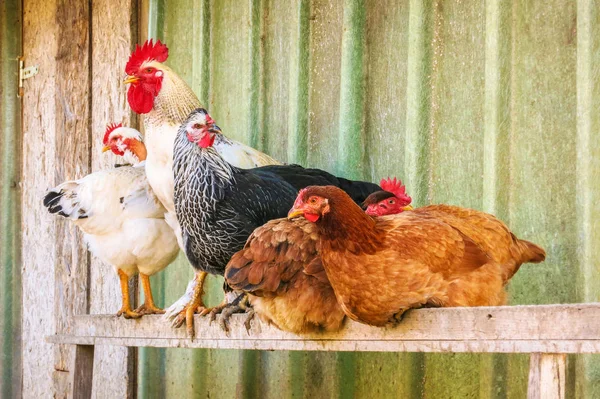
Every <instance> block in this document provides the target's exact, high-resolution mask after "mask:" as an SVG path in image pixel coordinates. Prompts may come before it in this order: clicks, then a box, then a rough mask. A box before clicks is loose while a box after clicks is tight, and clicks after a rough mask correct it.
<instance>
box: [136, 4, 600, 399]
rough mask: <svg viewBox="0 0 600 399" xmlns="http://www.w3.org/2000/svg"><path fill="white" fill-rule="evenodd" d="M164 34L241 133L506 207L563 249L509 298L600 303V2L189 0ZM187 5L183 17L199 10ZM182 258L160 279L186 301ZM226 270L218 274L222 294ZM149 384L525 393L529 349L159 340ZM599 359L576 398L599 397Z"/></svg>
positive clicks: (293, 391) (209, 99) (291, 154)
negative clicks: (442, 350)
mask: <svg viewBox="0 0 600 399" xmlns="http://www.w3.org/2000/svg"><path fill="white" fill-rule="evenodd" d="M150 13H151V15H150V16H151V18H149V21H150V30H149V31H150V34H151V35H152V36H153V37H160V38H161V39H164V40H166V42H167V44H168V45H169V48H170V57H169V61H168V64H169V65H170V66H171V67H172V68H173V69H175V70H176V71H177V72H178V73H179V74H180V75H181V76H183V77H184V79H186V81H187V82H189V83H190V84H191V85H192V87H193V88H194V90H195V91H196V93H197V94H198V95H199V96H200V98H201V99H202V101H203V102H204V103H205V106H206V107H207V108H208V109H209V111H210V112H211V113H212V115H213V116H214V118H215V120H217V121H218V123H219V125H220V126H221V127H222V128H223V130H224V131H225V132H226V133H227V134H228V135H230V136H231V137H234V138H236V139H238V140H241V141H244V142H246V143H249V144H252V145H254V146H256V147H257V148H260V149H263V150H264V151H266V152H268V153H269V154H271V155H273V156H274V157H276V158H278V159H280V160H282V161H287V162H299V163H302V164H304V165H307V166H315V167H321V168H324V169H327V170H329V171H333V172H336V173H340V174H344V175H346V176H354V177H357V176H358V177H364V178H368V179H371V180H373V181H378V180H379V179H380V178H382V177H385V176H388V175H392V176H397V177H399V178H401V179H403V180H404V181H405V182H406V184H407V187H408V189H409V191H410V193H411V195H412V196H413V198H414V201H415V204H417V205H424V204H427V203H431V202H432V203H440V202H444V203H453V204H458V205H462V206H468V207H473V208H476V209H481V210H485V211H488V212H493V213H494V214H496V215H498V216H499V217H500V218H501V219H503V220H504V221H506V222H507V223H508V224H509V226H510V227H511V229H513V231H514V232H515V233H516V234H517V235H519V236H522V237H524V238H527V239H530V240H533V241H535V242H538V243H540V244H541V245H543V246H544V247H545V248H546V249H547V251H548V261H547V262H546V263H544V264H541V265H525V266H523V267H522V268H521V270H520V271H519V273H518V274H517V275H516V277H515V278H514V280H513V282H512V283H511V284H510V288H509V292H510V302H511V303H512V304H521V303H557V302H558V303H560V302H576V301H597V300H599V294H598V292H599V291H598V288H599V287H600V268H599V266H598V265H599V264H600V263H599V260H600V258H599V255H598V251H596V250H595V248H596V247H597V246H598V245H599V244H600V221H599V220H600V205H599V204H600V190H599V188H598V187H600V186H599V184H598V182H599V181H600V132H599V131H598V128H599V126H600V125H599V123H598V121H599V116H598V114H599V113H598V105H599V104H600V95H599V94H600V83H598V82H600V79H599V78H600V46H599V43H600V41H599V39H598V37H599V36H598V33H599V29H600V12H599V10H598V7H597V5H596V4H595V2H594V1H592V0H579V1H578V2H575V1H569V2H564V1H560V0H551V1H547V2H539V1H538V2H536V1H523V2H502V1H499V0H496V1H484V0H477V1H473V2H465V1H443V0H437V1H435V0H428V1H418V0H411V1H405V2H397V1H391V0H377V1H376V0H361V1H352V0H335V1H334V0H294V1H290V2H281V1H275V0H248V1H245V2H239V1H234V0H220V1H216V0H212V1H211V0H173V1H169V2H166V1H165V2H162V1H155V2H151V10H150ZM182 21H185V22H182ZM191 275H192V271H191V268H190V267H189V266H188V265H187V262H186V261H185V259H184V257H183V256H181V257H180V259H179V260H178V261H177V262H176V263H175V264H174V265H172V266H171V267H169V269H167V271H166V272H164V273H162V277H160V278H158V279H156V280H157V281H155V282H153V285H155V287H156V288H157V291H156V292H157V293H161V292H162V295H160V294H159V295H158V296H160V302H159V303H161V304H164V305H168V304H170V303H171V302H173V301H174V300H175V299H177V298H178V297H179V296H180V295H181V293H182V292H183V291H184V289H185V286H186V284H187V281H188V280H189V278H190V277H191ZM221 281H222V280H220V279H216V278H213V279H211V280H210V284H209V285H210V288H209V294H208V300H209V303H213V304H214V303H216V301H218V300H220V298H221V293H220V283H221ZM140 352H141V355H140V359H141V362H142V364H141V365H140V387H141V388H140V396H141V397H165V396H166V397H213V398H221V397H222V398H228V397H236V396H237V397H260V398H288V397H289V398H292V397H293V398H300V397H302V398H310V397H316V398H330V397H331V398H333V397H337V398H342V397H343V398H346V397H357V398H373V397H377V398H379V397H383V398H387V397H390V398H394V397H402V398H410V397H415V398H416V397H427V398H434V397H435V398H437V397H443V398H459V397H460V398H464V397H481V398H520V397H524V396H525V394H526V387H527V371H528V358H527V356H525V355H470V354H436V355H423V354H394V353H387V354H381V353H356V354H353V353H350V354H348V353H346V354H344V353H308V352H244V351H217V350H184V349H177V350H172V349H169V350H161V349H144V350H142V351H140ZM599 364H600V363H599V362H598V357H596V356H585V357H584V356H582V357H574V356H572V357H570V358H569V370H568V372H569V374H568V376H569V384H568V386H567V397H596V396H598V395H600V393H599V392H597V391H598V386H600V384H598V381H599V379H600V371H599V370H600V367H599Z"/></svg>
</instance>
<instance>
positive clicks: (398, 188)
mask: <svg viewBox="0 0 600 399" xmlns="http://www.w3.org/2000/svg"><path fill="white" fill-rule="evenodd" d="M379 185H380V186H381V188H382V189H383V190H385V191H389V192H390V193H392V194H394V195H395V196H396V198H398V199H400V200H401V201H402V202H404V205H408V204H410V203H411V202H412V198H410V197H409V196H408V195H406V186H404V185H403V184H402V181H401V180H398V179H396V178H395V177H394V180H392V179H391V178H389V177H388V178H387V179H381V181H380V182H379Z"/></svg>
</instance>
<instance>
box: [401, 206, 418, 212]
mask: <svg viewBox="0 0 600 399" xmlns="http://www.w3.org/2000/svg"><path fill="white" fill-rule="evenodd" d="M413 209H415V208H413V207H412V206H410V205H406V206H405V207H404V208H402V210H403V211H412V210H413Z"/></svg>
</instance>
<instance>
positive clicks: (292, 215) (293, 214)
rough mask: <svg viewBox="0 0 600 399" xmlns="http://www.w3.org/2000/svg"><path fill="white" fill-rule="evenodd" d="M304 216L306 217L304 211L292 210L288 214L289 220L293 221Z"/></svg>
mask: <svg viewBox="0 0 600 399" xmlns="http://www.w3.org/2000/svg"><path fill="white" fill-rule="evenodd" d="M302 215H304V211H303V210H302V209H297V208H292V209H290V211H289V212H288V215H287V218H288V219H293V218H295V217H298V216H302Z"/></svg>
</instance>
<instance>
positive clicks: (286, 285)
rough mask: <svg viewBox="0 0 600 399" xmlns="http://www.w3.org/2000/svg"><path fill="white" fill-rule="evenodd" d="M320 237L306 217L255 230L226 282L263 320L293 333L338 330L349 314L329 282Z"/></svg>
mask: <svg viewBox="0 0 600 399" xmlns="http://www.w3.org/2000/svg"><path fill="white" fill-rule="evenodd" d="M318 241H319V235H318V233H317V228H316V227H315V225H314V224H313V223H310V222H308V221H307V220H306V219H303V218H296V219H293V220H287V219H285V218H284V219H275V220H271V221H270V222H268V223H266V224H264V225H263V226H261V227H259V228H257V229H256V230H254V232H253V233H252V235H251V236H250V238H249V239H248V242H247V243H246V245H245V247H244V249H242V250H241V251H239V252H237V253H236V254H235V255H234V256H233V257H232V258H231V260H230V261H229V263H228V264H227V268H226V269H225V279H226V280H227V283H228V284H229V285H230V286H231V287H232V288H233V289H235V290H241V291H245V292H249V293H251V295H249V298H250V303H251V304H252V306H253V308H254V310H255V312H256V314H257V315H258V316H259V317H260V318H261V320H263V321H265V322H268V323H271V324H274V325H275V326H276V327H278V328H279V329H281V330H284V331H291V332H294V333H306V332H313V331H337V330H339V329H340V328H341V326H342V325H343V322H344V318H345V315H344V312H343V311H342V309H341V308H340V306H339V305H338V303H337V300H336V298H335V294H334V292H333V289H332V288H331V284H329V280H328V279H327V275H326V274H325V270H324V269H323V265H322V264H321V257H320V256H319V250H318V245H319V244H318Z"/></svg>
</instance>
